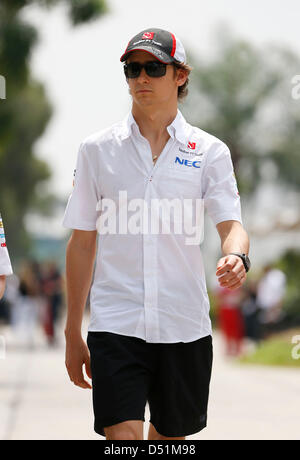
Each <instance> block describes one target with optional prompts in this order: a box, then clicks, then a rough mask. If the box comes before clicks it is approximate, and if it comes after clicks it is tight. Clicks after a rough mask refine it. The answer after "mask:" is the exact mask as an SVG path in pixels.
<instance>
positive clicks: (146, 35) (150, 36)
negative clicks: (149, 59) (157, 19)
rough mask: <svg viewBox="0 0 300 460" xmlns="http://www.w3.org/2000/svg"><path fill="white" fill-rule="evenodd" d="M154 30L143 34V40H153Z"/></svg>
mask: <svg viewBox="0 0 300 460" xmlns="http://www.w3.org/2000/svg"><path fill="white" fill-rule="evenodd" d="M153 37H154V32H145V33H144V35H143V36H142V40H153Z"/></svg>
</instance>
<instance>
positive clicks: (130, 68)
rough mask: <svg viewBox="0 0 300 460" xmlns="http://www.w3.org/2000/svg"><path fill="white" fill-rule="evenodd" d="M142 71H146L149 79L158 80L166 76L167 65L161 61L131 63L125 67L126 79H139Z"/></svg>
mask: <svg viewBox="0 0 300 460" xmlns="http://www.w3.org/2000/svg"><path fill="white" fill-rule="evenodd" d="M142 69H145V72H146V74H147V75H148V76H149V77H154V78H158V77H163V76H164V75H166V71H167V64H164V63H163V62H159V61H148V62H145V64H140V63H139V62H130V63H129V64H125V65H124V73H125V76H126V78H138V77H139V76H140V74H141V71H142Z"/></svg>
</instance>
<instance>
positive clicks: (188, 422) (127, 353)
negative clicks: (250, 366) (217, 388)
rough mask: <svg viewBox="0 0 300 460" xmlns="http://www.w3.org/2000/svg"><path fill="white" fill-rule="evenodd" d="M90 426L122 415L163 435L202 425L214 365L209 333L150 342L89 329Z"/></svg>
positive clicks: (108, 423) (178, 434)
mask: <svg viewBox="0 0 300 460" xmlns="http://www.w3.org/2000/svg"><path fill="white" fill-rule="evenodd" d="M87 344H88V347H89V350H90V355H91V371H92V386H93V408H94V415H95V423H94V429H95V431H96V433H98V434H100V435H102V436H105V433H104V430H103V428H104V427H108V426H111V425H115V424H116V423H121V422H124V421H125V420H143V421H144V420H145V418H144V415H145V406H146V403H147V401H148V403H149V409H150V414H151V417H150V422H151V423H152V424H153V425H154V427H155V429H156V431H157V432H158V433H160V434H161V435H163V436H166V437H182V436H188V435H191V434H193V433H197V432H198V431H200V430H202V429H203V428H204V427H205V426H206V421H207V403H208V394H209V382H210V376H211V368H212V355H213V353H212V337H211V336H210V335H208V336H207V337H203V338H201V339H198V340H195V341H194V342H188V343H183V342H178V343H149V342H146V341H145V340H142V339H139V338H137V337H130V336H125V335H120V334H114V333H111V332H89V333H88V339H87Z"/></svg>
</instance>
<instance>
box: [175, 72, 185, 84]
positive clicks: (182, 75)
mask: <svg viewBox="0 0 300 460" xmlns="http://www.w3.org/2000/svg"><path fill="white" fill-rule="evenodd" d="M187 78H188V73H187V71H186V70H184V69H176V81H177V83H178V86H182V85H184V84H185V82H186V80H187Z"/></svg>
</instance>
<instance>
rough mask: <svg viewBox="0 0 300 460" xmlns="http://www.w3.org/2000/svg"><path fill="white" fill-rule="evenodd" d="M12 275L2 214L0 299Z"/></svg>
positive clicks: (0, 233)
mask: <svg viewBox="0 0 300 460" xmlns="http://www.w3.org/2000/svg"><path fill="white" fill-rule="evenodd" d="M11 274H12V266H11V263H10V258H9V254H8V250H7V247H6V240H5V233H4V225H3V221H2V217H1V213H0V299H2V297H3V294H4V291H5V285H6V276H7V275H11Z"/></svg>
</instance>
